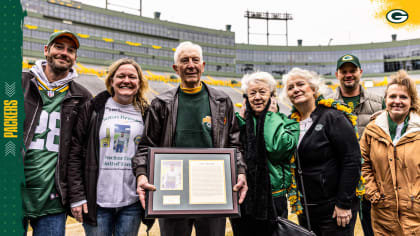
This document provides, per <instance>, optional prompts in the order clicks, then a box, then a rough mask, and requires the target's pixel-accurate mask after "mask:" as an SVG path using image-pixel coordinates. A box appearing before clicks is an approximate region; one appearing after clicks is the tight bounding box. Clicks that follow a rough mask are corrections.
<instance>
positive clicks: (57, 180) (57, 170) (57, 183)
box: [55, 93, 81, 206]
mask: <svg viewBox="0 0 420 236" xmlns="http://www.w3.org/2000/svg"><path fill="white" fill-rule="evenodd" d="M67 95H68V93H67V94H66V96H67ZM74 98H81V96H71V97H67V98H66V97H65V98H64V100H63V102H62V103H61V105H60V116H61V114H63V113H62V112H63V107H64V105H63V104H64V103H65V101H66V100H72V99H74ZM78 103H79V100H78ZM78 103H77V104H78ZM77 104H74V105H75V106H74V107H76V105H77ZM74 107H73V109H74ZM72 112H73V110H72ZM70 115H71V114H70ZM65 120H66V121H69V120H70V119H69V115H67V116H66V119H65ZM62 127H63V126H62V123H61V117H60V138H59V140H60V143H59V149H58V157H57V164H56V166H55V187H56V189H57V191H58V194H60V197H61V203H62V204H63V206H64V202H65V199H64V198H63V190H62V189H61V186H60V156H61V155H60V153H61V150H60V147H61V145H62V143H61V132H62Z"/></svg>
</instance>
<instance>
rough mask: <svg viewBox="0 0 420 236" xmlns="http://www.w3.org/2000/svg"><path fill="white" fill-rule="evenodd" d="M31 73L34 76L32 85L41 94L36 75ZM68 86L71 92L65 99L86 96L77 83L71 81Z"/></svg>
mask: <svg viewBox="0 0 420 236" xmlns="http://www.w3.org/2000/svg"><path fill="white" fill-rule="evenodd" d="M29 73H30V74H31V75H32V78H31V83H32V85H33V86H34V88H35V90H37V91H38V92H39V89H38V82H37V81H36V74H34V72H33V71H29ZM68 85H69V90H68V92H67V94H66V96H65V97H64V99H67V98H70V97H83V96H84V94H83V93H82V91H81V90H80V89H79V87H80V85H79V84H78V83H77V82H76V81H74V80H71V81H69V82H68ZM76 87H77V88H76Z"/></svg>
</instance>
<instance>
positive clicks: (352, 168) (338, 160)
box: [297, 105, 361, 209]
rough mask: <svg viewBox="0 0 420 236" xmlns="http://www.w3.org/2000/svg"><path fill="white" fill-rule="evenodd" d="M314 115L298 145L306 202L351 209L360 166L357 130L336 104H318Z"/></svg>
mask: <svg viewBox="0 0 420 236" xmlns="http://www.w3.org/2000/svg"><path fill="white" fill-rule="evenodd" d="M311 118H312V120H313V124H312V126H311V127H310V128H309V129H308V130H307V132H306V134H305V135H304V137H303V139H302V141H301V143H300V145H299V147H298V153H299V158H300V163H301V166H302V171H303V181H304V185H305V193H306V199H307V202H308V204H324V203H327V202H335V205H336V206H338V207H340V208H343V209H350V208H351V203H352V199H353V198H354V197H355V191H356V186H357V183H358V181H359V178H360V168H361V154H360V147H359V143H358V141H357V137H356V133H355V131H354V129H353V126H352V125H351V123H350V120H349V119H348V118H347V117H346V116H345V115H344V113H343V112H341V111H338V110H335V109H333V108H326V107H324V106H322V105H318V106H317V108H316V109H315V111H314V112H312V114H311ZM297 179H299V178H297ZM299 188H300V189H301V184H300V183H299Z"/></svg>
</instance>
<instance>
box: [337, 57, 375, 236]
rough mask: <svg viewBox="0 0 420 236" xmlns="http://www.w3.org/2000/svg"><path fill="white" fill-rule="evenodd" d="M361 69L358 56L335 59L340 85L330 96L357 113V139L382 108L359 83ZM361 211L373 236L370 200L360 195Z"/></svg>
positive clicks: (366, 229) (368, 235)
mask: <svg viewBox="0 0 420 236" xmlns="http://www.w3.org/2000/svg"><path fill="white" fill-rule="evenodd" d="M362 74H363V70H362V68H361V66H360V62H359V58H357V57H356V56H354V55H351V54H346V55H344V56H342V57H340V58H339V59H338V61H337V71H336V72H335V76H336V77H337V79H338V80H339V81H340V86H339V87H337V90H336V92H335V94H334V95H332V96H330V97H331V98H334V99H335V100H339V101H341V102H344V103H346V104H347V105H348V106H349V107H351V109H352V110H353V113H354V114H355V115H357V131H358V134H359V139H360V137H362V134H363V131H364V130H365V127H366V125H367V124H368V123H369V120H370V117H371V115H372V114H373V113H375V112H377V111H380V110H382V104H383V98H382V97H381V96H379V95H376V94H373V93H371V92H369V91H367V90H366V89H364V88H363V86H361V85H360V78H361V77H362ZM361 204H362V207H361V208H362V211H361V212H360V216H361V217H360V218H361V222H362V228H363V232H364V234H365V236H373V231H372V223H371V219H370V202H369V201H368V200H366V199H364V198H363V197H362V202H361Z"/></svg>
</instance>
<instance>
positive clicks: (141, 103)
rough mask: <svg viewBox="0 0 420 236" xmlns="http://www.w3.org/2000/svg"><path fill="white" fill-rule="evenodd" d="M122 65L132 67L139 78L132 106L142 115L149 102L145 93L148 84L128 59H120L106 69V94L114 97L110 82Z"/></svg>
mask: <svg viewBox="0 0 420 236" xmlns="http://www.w3.org/2000/svg"><path fill="white" fill-rule="evenodd" d="M122 65H132V66H134V68H136V70H137V76H138V78H139V90H138V91H137V94H136V96H134V99H133V103H132V104H133V105H134V107H135V108H136V109H138V110H140V111H141V114H142V115H144V112H145V111H146V108H147V107H148V106H149V101H148V99H147V97H146V93H147V91H148V90H149V84H148V83H147V80H146V78H145V77H144V75H143V71H142V70H141V67H140V65H139V64H137V62H135V61H134V60H132V59H129V58H122V59H119V60H117V61H115V62H113V63H112V64H111V65H110V66H109V69H108V74H107V76H106V79H105V85H106V89H107V90H108V92H109V93H110V94H111V96H112V97H113V96H114V95H115V92H114V88H113V87H112V81H113V79H114V76H115V73H116V72H117V70H118V68H120V66H122Z"/></svg>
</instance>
